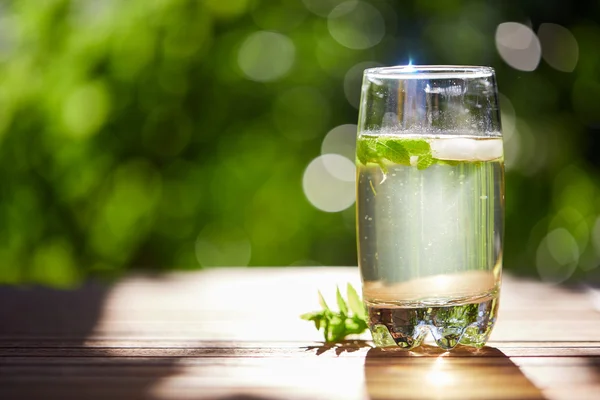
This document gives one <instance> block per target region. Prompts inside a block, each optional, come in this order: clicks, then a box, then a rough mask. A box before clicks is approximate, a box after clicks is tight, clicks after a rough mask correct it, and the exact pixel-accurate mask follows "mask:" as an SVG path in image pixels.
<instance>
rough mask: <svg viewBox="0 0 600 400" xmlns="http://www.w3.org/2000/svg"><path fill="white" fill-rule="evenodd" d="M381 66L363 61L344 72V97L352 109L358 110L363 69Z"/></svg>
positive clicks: (373, 62)
mask: <svg viewBox="0 0 600 400" xmlns="http://www.w3.org/2000/svg"><path fill="white" fill-rule="evenodd" d="M381 66H382V64H381V63H378V62H375V61H364V62H361V63H358V64H356V65H354V66H353V67H352V68H350V69H349V70H348V72H346V75H345V76H344V95H345V96H346V100H348V103H350V105H352V107H354V108H356V109H358V108H359V106H360V91H361V89H362V80H363V73H364V72H365V69H367V68H374V67H381Z"/></svg>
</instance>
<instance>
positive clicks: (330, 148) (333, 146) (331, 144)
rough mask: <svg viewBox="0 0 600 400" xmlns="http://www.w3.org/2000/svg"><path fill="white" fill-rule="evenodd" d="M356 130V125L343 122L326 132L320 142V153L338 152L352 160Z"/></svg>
mask: <svg viewBox="0 0 600 400" xmlns="http://www.w3.org/2000/svg"><path fill="white" fill-rule="evenodd" d="M356 130H357V126H356V125H354V124H345V125H340V126H336V127H335V128H333V129H332V130H330V131H329V132H327V135H325V139H323V143H322V144H321V154H339V155H342V156H344V157H346V158H348V159H350V160H353V159H354V158H355V153H356Z"/></svg>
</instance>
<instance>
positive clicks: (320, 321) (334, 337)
mask: <svg viewBox="0 0 600 400" xmlns="http://www.w3.org/2000/svg"><path fill="white" fill-rule="evenodd" d="M347 292H348V301H347V302H346V300H344V298H343V296H342V294H341V292H340V289H339V288H337V291H336V298H337V304H338V307H339V309H340V310H339V312H336V311H333V310H331V309H330V308H329V307H328V306H327V303H326V302H325V299H324V298H323V295H322V294H321V292H319V303H320V304H321V307H322V308H323V310H321V311H315V312H311V313H306V314H302V315H301V316H300V318H302V319H304V320H307V321H313V322H314V324H315V328H317V330H321V328H322V329H323V338H324V339H325V341H326V342H339V341H342V340H344V339H345V338H346V336H348V335H353V334H361V333H363V332H364V331H366V330H367V328H368V326H367V321H366V312H365V308H364V306H363V304H362V301H361V300H360V297H358V294H357V293H356V290H354V288H353V287H352V286H351V285H350V284H348V289H347Z"/></svg>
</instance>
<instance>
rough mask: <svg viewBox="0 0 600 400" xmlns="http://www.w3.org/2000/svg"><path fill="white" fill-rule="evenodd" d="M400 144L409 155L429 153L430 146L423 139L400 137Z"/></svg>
mask: <svg viewBox="0 0 600 400" xmlns="http://www.w3.org/2000/svg"><path fill="white" fill-rule="evenodd" d="M401 142H402V146H404V148H405V149H406V151H407V152H408V154H409V155H411V156H422V155H428V154H429V155H431V146H430V145H429V143H428V142H427V141H426V140H423V139H401Z"/></svg>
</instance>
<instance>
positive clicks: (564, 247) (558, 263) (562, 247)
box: [536, 228, 579, 283]
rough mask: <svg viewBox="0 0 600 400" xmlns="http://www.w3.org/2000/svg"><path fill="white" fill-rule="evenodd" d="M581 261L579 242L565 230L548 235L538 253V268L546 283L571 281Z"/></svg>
mask: <svg viewBox="0 0 600 400" xmlns="http://www.w3.org/2000/svg"><path fill="white" fill-rule="evenodd" d="M578 261H579V247H578V246H577V241H576V240H575V238H574V237H573V235H571V233H569V231H568V230H566V229H564V228H557V229H554V230H552V231H550V232H549V233H548V235H546V237H545V238H543V239H542V241H541V242H540V244H539V246H538V249H537V252H536V267H537V270H538V273H539V275H540V278H542V280H543V281H545V282H552V283H560V282H564V281H565V280H567V279H569V277H570V276H571V275H573V272H575V268H576V267H577V262H578Z"/></svg>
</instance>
